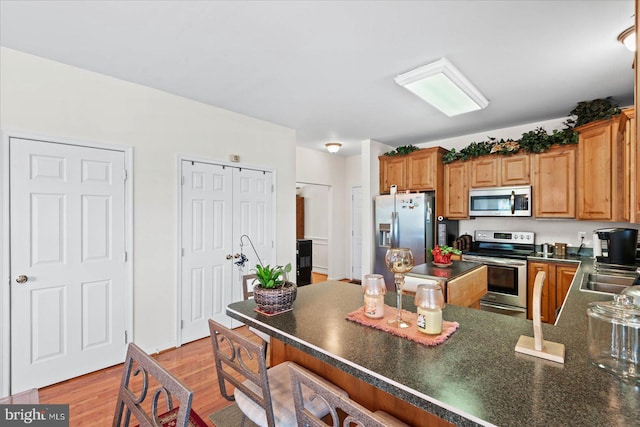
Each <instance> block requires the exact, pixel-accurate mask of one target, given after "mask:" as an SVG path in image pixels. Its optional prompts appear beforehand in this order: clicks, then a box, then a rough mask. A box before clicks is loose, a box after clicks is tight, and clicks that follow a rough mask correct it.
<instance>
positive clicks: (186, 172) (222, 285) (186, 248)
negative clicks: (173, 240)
mask: <svg viewBox="0 0 640 427" xmlns="http://www.w3.org/2000/svg"><path fill="white" fill-rule="evenodd" d="M182 174H183V177H184V183H183V186H182V228H181V233H182V241H183V244H182V248H183V251H182V252H183V253H182V267H181V272H182V273H181V274H182V278H181V279H182V280H181V282H182V283H181V301H182V303H181V343H186V342H190V341H193V340H196V339H200V338H203V337H205V336H207V335H208V334H209V327H208V325H207V321H208V319H210V318H212V319H214V320H215V321H217V322H220V323H222V324H223V325H226V326H228V327H236V326H239V325H240V324H239V323H237V322H235V321H232V319H231V318H230V317H228V316H227V315H226V314H225V311H226V307H227V305H229V304H230V303H232V302H234V301H241V300H242V299H243V292H242V286H243V282H242V275H243V274H250V273H251V269H252V268H253V266H255V264H256V263H257V260H256V259H255V254H254V253H253V250H252V249H251V248H250V245H249V244H248V240H247V239H246V238H245V239H244V240H243V244H244V246H243V248H242V251H243V252H244V253H245V255H246V256H247V257H248V258H249V261H248V262H247V263H246V264H245V265H244V267H240V266H236V265H235V264H234V263H235V262H236V261H237V260H238V256H239V254H240V249H241V248H240V237H241V236H242V235H247V236H249V237H250V239H251V241H252V242H253V244H254V246H255V248H256V250H257V251H258V253H259V254H260V258H261V259H262V261H263V262H264V263H265V264H266V263H269V262H271V260H272V259H273V255H272V254H273V242H272V240H273V234H272V233H273V232H272V228H273V227H272V226H273V223H272V203H273V202H272V194H273V193H272V188H271V181H272V179H271V176H272V174H271V173H270V172H265V171H256V170H251V169H246V168H236V167H231V166H226V165H225V166H223V165H216V164H208V163H200V162H191V161H183V162H182Z"/></svg>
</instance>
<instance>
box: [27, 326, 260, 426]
mask: <svg viewBox="0 0 640 427" xmlns="http://www.w3.org/2000/svg"><path fill="white" fill-rule="evenodd" d="M236 331H240V332H241V333H242V334H243V335H245V336H248V337H251V339H252V340H255V341H256V342H259V340H260V338H258V337H257V336H256V335H255V334H253V333H252V332H250V331H249V330H248V328H246V327H245V326H243V327H241V328H238V329H236ZM154 357H155V359H156V360H158V362H160V363H161V364H162V366H164V367H165V368H166V369H168V370H169V371H170V372H171V373H172V374H174V375H175V376H177V377H178V378H180V380H182V381H183V382H184V383H185V384H186V385H187V386H188V387H189V388H191V389H192V390H193V391H194V397H193V404H192V408H193V409H194V410H195V411H196V412H197V413H198V415H200V416H201V417H202V419H203V420H205V421H206V422H207V423H208V425H210V426H213V423H212V422H211V420H209V415H210V414H211V413H212V412H215V411H217V410H219V409H221V408H224V407H225V406H229V405H230V404H231V402H229V401H228V400H226V399H225V398H223V397H222V395H221V394H220V390H219V388H218V380H217V376H216V371H215V367H214V365H213V350H212V348H211V341H210V338H208V337H207V338H203V339H201V340H198V341H194V342H192V343H189V344H186V345H183V346H182V347H180V348H177V349H171V350H168V351H166V352H163V353H160V354H158V355H154ZM121 375H122V365H117V366H112V367H110V368H107V369H103V370H101V371H97V372H93V373H91V374H87V375H84V376H82V377H78V378H74V379H71V380H68V381H64V382H62V383H58V384H54V385H52V386H49V387H45V388H42V389H40V390H39V393H40V403H43V404H47V403H50V404H56V403H60V404H69V417H70V425H71V426H110V425H111V423H112V421H113V413H114V411H115V405H116V397H117V394H118V387H119V386H120V377H121ZM220 427H227V426H220Z"/></svg>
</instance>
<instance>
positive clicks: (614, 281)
mask: <svg viewBox="0 0 640 427" xmlns="http://www.w3.org/2000/svg"><path fill="white" fill-rule="evenodd" d="M635 279H636V274H635V273H634V274H628V273H627V274H602V273H587V274H585V275H584V277H583V279H582V283H581V285H580V290H582V291H593V292H604V293H608V294H619V293H620V292H622V290H623V289H626V288H628V287H629V286H631V285H632V284H633V282H634V280H635Z"/></svg>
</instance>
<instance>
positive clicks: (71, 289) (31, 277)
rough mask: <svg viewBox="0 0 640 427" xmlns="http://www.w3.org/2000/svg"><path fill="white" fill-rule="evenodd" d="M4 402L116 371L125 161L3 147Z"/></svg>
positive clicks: (120, 351) (50, 146)
mask: <svg viewBox="0 0 640 427" xmlns="http://www.w3.org/2000/svg"><path fill="white" fill-rule="evenodd" d="M9 141H10V142H9V150H10V223H11V224H10V232H11V237H10V238H11V261H10V268H11V285H10V292H11V392H12V393H17V392H20V391H22V390H26V389H29V388H34V387H42V386H45V385H48V384H52V383H55V382H58V381H62V380H66V379H68V378H72V377H75V376H78V375H81V374H85V373H87V372H91V371H95V370H98V369H101V368H105V367H107V366H111V365H115V364H117V363H121V362H122V358H123V356H124V352H125V345H126V337H125V333H126V318H127V315H126V314H127V309H126V304H127V298H126V284H125V281H126V270H125V262H126V261H125V256H126V254H125V179H126V175H125V154H124V152H122V151H113V150H106V149H98V148H90V147H82V146H75V145H67V144H59V143H51V142H44V141H35V140H28V139H20V138H10V140H9Z"/></svg>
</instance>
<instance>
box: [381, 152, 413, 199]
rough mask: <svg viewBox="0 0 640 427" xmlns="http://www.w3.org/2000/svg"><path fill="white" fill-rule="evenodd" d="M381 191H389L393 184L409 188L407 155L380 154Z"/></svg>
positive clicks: (400, 189)
mask: <svg viewBox="0 0 640 427" xmlns="http://www.w3.org/2000/svg"><path fill="white" fill-rule="evenodd" d="M378 159H379V160H380V193H381V194H384V193H389V191H390V189H391V186H392V185H397V186H398V190H399V191H403V190H407V189H408V187H407V166H406V164H407V159H406V157H405V156H380V157H378Z"/></svg>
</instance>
